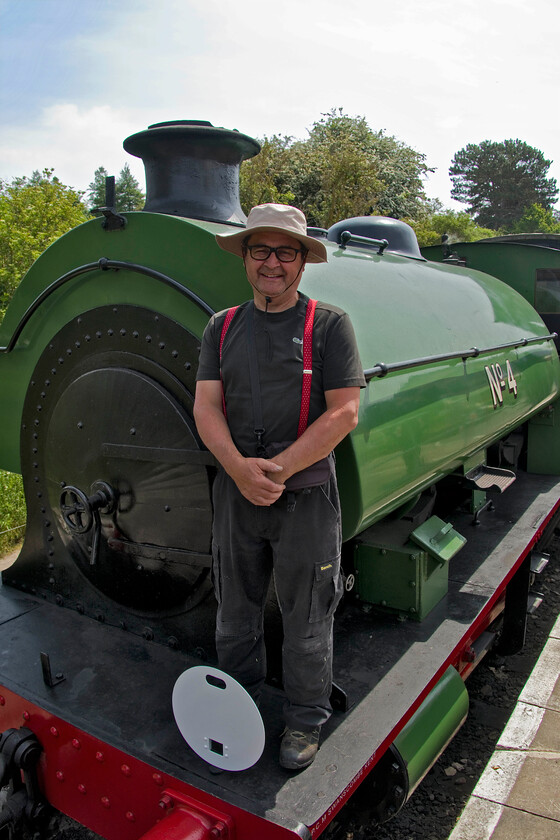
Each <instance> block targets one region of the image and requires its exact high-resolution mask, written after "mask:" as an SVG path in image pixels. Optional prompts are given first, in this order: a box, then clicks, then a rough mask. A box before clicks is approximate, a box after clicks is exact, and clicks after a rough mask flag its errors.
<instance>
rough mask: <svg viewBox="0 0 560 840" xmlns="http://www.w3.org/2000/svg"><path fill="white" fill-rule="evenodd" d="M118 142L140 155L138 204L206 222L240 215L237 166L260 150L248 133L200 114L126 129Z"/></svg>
mask: <svg viewBox="0 0 560 840" xmlns="http://www.w3.org/2000/svg"><path fill="white" fill-rule="evenodd" d="M123 146H124V148H125V150H126V151H127V152H129V153H130V154H131V155H135V156H136V157H139V158H142V160H143V161H144V168H145V170H146V205H145V207H144V210H147V211H149V212H151V213H168V214H171V215H174V216H186V217H188V218H191V219H203V220H205V221H211V222H234V223H239V224H242V223H244V222H245V221H246V216H245V214H244V213H243V211H242V209H241V205H240V204H239V167H240V165H241V162H242V161H244V160H247V158H251V157H253V156H254V155H256V154H258V152H259V151H260V148H261V147H260V145H259V144H258V143H257V141H256V140H253V138H252V137H248V136H247V135H246V134H241V133H240V132H239V131H235V130H234V131H230V130H229V129H226V128H217V127H215V126H213V125H212V123H209V122H206V121H203V120H173V121H170V122H162V123H155V124H154V125H150V126H149V127H148V129H147V130H146V131H140V132H139V133H138V134H132V135H131V136H130V137H127V138H126V140H125V141H124V143H123Z"/></svg>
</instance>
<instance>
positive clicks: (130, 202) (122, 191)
mask: <svg viewBox="0 0 560 840" xmlns="http://www.w3.org/2000/svg"><path fill="white" fill-rule="evenodd" d="M108 174H109V173H108V172H107V170H106V169H105V167H104V166H100V167H98V169H96V170H95V172H94V175H93V181H92V182H91V183H90V185H89V187H88V189H87V196H88V201H89V202H90V205H91V207H92V208H97V207H104V206H105V179H106V178H107V176H108ZM145 200H146V197H145V195H144V193H143V192H142V190H141V189H140V185H139V183H138V181H137V179H136V178H135V177H134V175H133V174H132V172H131V171H130V166H129V165H128V163H125V165H124V166H123V168H122V169H121V171H120V173H119V177H118V178H117V179H116V181H115V207H116V209H117V210H119V211H120V212H121V213H128V212H129V211H131V210H141V209H142V208H143V206H144V202H145Z"/></svg>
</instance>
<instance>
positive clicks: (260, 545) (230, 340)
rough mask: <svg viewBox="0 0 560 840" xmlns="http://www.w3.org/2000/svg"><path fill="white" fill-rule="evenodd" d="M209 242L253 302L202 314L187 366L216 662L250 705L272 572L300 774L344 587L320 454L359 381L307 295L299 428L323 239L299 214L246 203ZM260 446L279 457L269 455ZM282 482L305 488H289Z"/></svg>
mask: <svg viewBox="0 0 560 840" xmlns="http://www.w3.org/2000/svg"><path fill="white" fill-rule="evenodd" d="M216 238H217V241H218V244H219V245H220V247H221V248H223V249H224V250H226V251H229V252H231V253H233V254H236V255H238V256H240V257H242V259H243V262H244V265H245V270H246V273H247V279H248V281H249V283H250V284H251V286H252V289H253V300H252V301H248V302H247V303H246V304H243V305H242V306H241V307H239V309H238V310H237V311H236V312H235V314H234V316H233V318H232V319H231V321H230V323H229V326H228V327H227V331H225V330H224V321H225V320H226V311H224V312H220V313H217V314H216V315H214V316H213V317H212V319H211V320H210V322H209V324H208V326H207V328H206V330H205V333H204V337H203V341H202V347H201V353H200V366H199V370H198V376H197V387H196V400H195V420H196V424H197V428H198V431H199V434H200V437H201V438H202V440H203V441H204V443H205V444H206V446H207V447H208V449H209V450H210V451H211V452H212V453H213V454H214V455H215V457H216V458H217V460H218V462H219V464H220V465H221V468H220V469H219V470H218V475H217V477H216V480H215V482H214V488H213V498H214V526H213V574H214V586H215V592H216V598H217V600H218V615H217V626H216V646H217V651H218V658H219V662H220V667H221V668H223V669H224V670H225V671H227V672H228V673H229V674H231V675H232V676H233V677H235V678H236V679H238V680H239V682H241V684H242V685H244V686H245V688H246V689H247V690H248V691H249V692H250V693H251V695H252V696H253V698H255V700H257V702H258V698H259V695H260V690H261V688H262V685H263V683H264V679H265V676H266V659H265V647H264V640H263V613H264V606H265V602H266V595H267V589H268V585H269V582H270V576H271V574H272V573H273V574H274V583H275V587H276V594H277V597H278V604H279V607H280V610H281V613H282V623H283V629H284V643H283V649H282V666H283V684H284V690H285V693H286V696H287V703H286V708H285V711H284V715H285V721H286V729H285V731H284V735H283V739H282V744H281V748H280V763H281V765H282V766H283V767H285V768H286V769H289V770H298V769H301V768H303V767H307V766H308V765H309V764H311V762H312V761H313V760H314V758H315V755H316V753H317V749H318V744H319V734H320V729H321V726H322V724H323V723H324V722H325V721H326V720H328V718H329V716H330V714H331V711H332V710H331V706H330V702H329V697H330V693H331V687H332V626H333V614H334V611H335V609H336V606H337V604H338V601H339V600H340V597H341V592H342V585H341V577H340V549H341V528H340V506H339V500H338V490H337V486H336V476H335V472H334V458H333V456H332V454H331V453H332V450H333V449H334V447H335V446H336V445H337V444H338V443H339V442H340V441H341V440H342V439H343V438H344V437H345V436H346V435H347V434H348V432H350V431H351V430H352V429H353V428H354V427H355V426H356V423H357V421H358V406H359V393H360V388H361V387H364V386H365V380H364V375H363V370H362V365H361V363H360V359H359V355H358V351H357V348H356V342H355V337H354V332H353V329H352V325H351V324H350V321H349V319H348V316H347V315H346V313H344V312H342V311H341V310H340V309H338V308H337V307H334V306H330V305H328V304H324V303H318V304H317V308H316V310H315V315H314V322H313V333H312V347H313V362H312V375H311V395H310V405H309V416H308V420H307V427H306V428H305V431H303V433H300V436H298V425H300V423H301V421H300V415H301V412H302V380H303V378H304V376H306V375H307V376H308V375H309V374H305V372H304V369H303V342H304V324H305V320H306V312H307V304H308V298H307V297H306V296H305V295H302V294H300V293H299V292H298V287H299V284H300V282H301V277H302V274H303V271H304V269H305V265H306V263H311V262H313V263H319V262H326V261H327V252H326V248H325V246H324V244H323V243H322V242H321V241H320V240H318V239H314V238H312V237H309V236H307V225H306V220H305V216H304V215H303V213H302V212H301V211H300V210H297V209H296V208H295V207H289V206H287V205H279V204H264V205H259V206H258V207H254V208H253V209H252V210H251V212H250V214H249V217H248V219H247V226H246V228H245V229H244V230H240V231H238V232H235V233H232V234H220V235H218V236H217V237H216ZM306 340H307V341H308V340H309V339H306ZM251 367H253V371H251ZM256 415H257V416H256ZM304 426H305V423H304ZM299 431H300V432H301V431H302V430H301V429H300V430H299ZM271 444H278V446H277V447H275V452H277V453H278V454H274V455H273V457H271V458H267V454H269V453H267V452H266V451H265V450H266V447H270V445H271ZM278 450H281V451H278ZM323 459H325V460H323ZM317 462H320V463H319V465H318V466H319V467H320V468H321V467H322V468H323V469H324V468H325V467H326V474H325V473H324V474H323V475H322V476H319V477H318V476H317V475H316V474H315V473H316V472H317V468H313V469H312V470H311V475H309V471H308V472H307V473H303V475H302V471H304V470H306V468H308V467H311V466H312V465H314V464H317ZM296 474H297V479H292V482H290V478H292V477H293V476H296ZM294 481H296V483H297V481H299V486H301V484H302V482H303V485H304V489H299V490H296V491H294V490H292V489H290V486H291V484H293V483H294ZM317 481H320V483H319V484H317V483H316V482H317ZM306 483H309V485H310V486H306ZM311 485H313V486H311Z"/></svg>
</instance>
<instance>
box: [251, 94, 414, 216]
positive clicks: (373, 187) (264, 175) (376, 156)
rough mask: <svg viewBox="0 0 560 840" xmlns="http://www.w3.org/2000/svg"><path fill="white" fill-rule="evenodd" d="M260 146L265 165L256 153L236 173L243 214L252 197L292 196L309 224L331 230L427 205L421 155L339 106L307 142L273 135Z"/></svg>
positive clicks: (409, 212)
mask: <svg viewBox="0 0 560 840" xmlns="http://www.w3.org/2000/svg"><path fill="white" fill-rule="evenodd" d="M262 145H263V152H264V153H265V160H264V161H263V162H261V163H259V157H260V156H257V157H256V158H253V159H252V160H251V161H247V162H245V163H244V164H243V166H242V169H241V183H242V206H243V207H244V209H245V211H246V212H247V210H248V209H249V207H250V206H252V204H251V202H252V201H253V199H254V198H255V197H256V196H265V200H272V198H269V196H274V195H276V196H284V198H283V199H281V200H284V201H286V202H287V201H288V200H289V199H288V198H286V197H287V196H290V195H292V196H293V199H291V201H292V203H294V204H295V205H296V206H298V207H300V208H301V209H302V210H303V211H304V212H305V213H306V215H307V219H308V222H309V224H310V225H317V226H319V227H329V226H330V225H331V224H333V223H334V222H336V221H338V220H340V219H343V218H348V217H350V216H362V215H365V214H372V213H375V214H379V215H389V216H393V217H395V218H403V217H404V216H414V215H416V214H417V213H419V212H420V211H421V208H422V206H423V202H424V201H425V195H424V189H423V182H422V178H423V176H424V175H425V174H426V173H427V172H428V171H429V170H428V167H427V166H426V164H425V157H424V155H422V154H420V153H419V152H416V151H414V150H413V149H411V148H410V147H408V146H406V145H405V144H404V143H401V142H400V141H399V140H397V139H396V138H395V137H389V136H387V135H385V133H384V132H383V131H374V130H373V129H371V128H370V126H369V125H368V124H367V122H366V120H365V118H364V117H350V116H348V115H347V114H344V113H343V111H342V109H340V108H339V109H333V110H331V111H330V112H329V113H328V114H324V115H323V117H322V118H321V119H320V120H318V121H317V122H315V123H314V124H313V126H312V128H311V129H310V131H309V137H308V138H307V139H306V140H296V141H294V140H293V139H292V138H290V137H277V136H275V137H273V138H265V139H264V140H263V141H262ZM261 154H263V153H262V152H261ZM247 199H249V201H247ZM244 200H245V202H246V203H243V202H244Z"/></svg>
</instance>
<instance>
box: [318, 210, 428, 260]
mask: <svg viewBox="0 0 560 840" xmlns="http://www.w3.org/2000/svg"><path fill="white" fill-rule="evenodd" d="M345 230H348V231H350V233H353V234H354V235H356V236H364V237H368V238H369V239H375V240H380V239H386V240H387V242H388V243H389V244H388V245H387V247H386V249H385V251H386V252H387V253H391V254H399V256H402V257H413V258H414V259H416V260H424V257H423V256H422V254H421V253H420V248H419V247H418V240H417V239H416V234H415V233H414V231H413V229H412V228H411V227H410V225H407V224H406V222H401V221H400V219H391V218H389V217H388V216H355V217H354V218H353V219H344V220H343V221H342V222H336V224H334V225H331V227H330V228H329V230H328V233H327V239H330V240H331V242H338V243H340V235H341V233H343V232H344V231H345ZM352 246H353V247H360V248H368V247H369V248H376V247H377V246H376V245H375V243H372V244H371V245H369V246H368V244H367V243H364V242H359V243H357V242H352Z"/></svg>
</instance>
